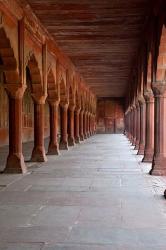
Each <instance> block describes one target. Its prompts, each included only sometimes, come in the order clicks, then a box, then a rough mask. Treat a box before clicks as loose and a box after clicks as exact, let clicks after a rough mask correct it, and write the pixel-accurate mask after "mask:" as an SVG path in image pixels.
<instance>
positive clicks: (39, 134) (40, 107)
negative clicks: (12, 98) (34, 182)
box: [31, 97, 47, 162]
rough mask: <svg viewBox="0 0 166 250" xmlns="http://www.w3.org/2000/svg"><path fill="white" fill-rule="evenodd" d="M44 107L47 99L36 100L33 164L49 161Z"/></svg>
mask: <svg viewBox="0 0 166 250" xmlns="http://www.w3.org/2000/svg"><path fill="white" fill-rule="evenodd" d="M44 105H45V99H44V100H43V97H42V98H41V100H40V99H39V100H37V98H35V99H34V148H33V151H32V156H31V161H32V162H45V161H47V158H46V154H45V148H44Z"/></svg>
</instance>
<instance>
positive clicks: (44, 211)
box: [0, 135, 166, 250]
mask: <svg viewBox="0 0 166 250" xmlns="http://www.w3.org/2000/svg"><path fill="white" fill-rule="evenodd" d="M48 158H49V161H48V162H47V163H44V164H42V165H41V164H40V163H36V165H35V166H33V167H31V168H30V169H29V171H28V173H27V174H26V175H21V174H18V175H9V174H8V175H0V183H1V187H0V249H8V250H9V249H10V250H11V249H12V250H16V249H17V250H24V249H26V250H27V249H28V250H39V249H42V250H43V249H44V250H46V249H47V250H48V249H49V250H51V249H54V250H120V249H121V250H122V249H123V250H125V249H126V250H138V249H139V250H165V246H166V216H165V205H166V201H165V200H164V198H163V196H162V195H163V191H164V186H165V185H166V178H165V177H155V176H150V175H149V174H147V173H148V171H149V168H150V166H151V164H147V163H141V156H138V155H136V151H134V150H133V147H131V146H130V144H129V142H128V140H127V139H126V137H125V136H124V135H95V136H93V137H91V138H89V139H88V140H86V141H84V142H82V143H81V144H79V145H77V146H76V147H75V148H74V149H71V148H70V150H69V151H62V153H61V155H60V156H58V157H56V156H48Z"/></svg>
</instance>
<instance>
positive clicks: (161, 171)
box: [149, 157, 166, 176]
mask: <svg viewBox="0 0 166 250" xmlns="http://www.w3.org/2000/svg"><path fill="white" fill-rule="evenodd" d="M149 174H150V175H157V176H165V175H166V158H164V157H162V158H153V163H152V169H151V170H150V172H149Z"/></svg>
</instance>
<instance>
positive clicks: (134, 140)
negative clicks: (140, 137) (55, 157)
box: [132, 105, 137, 146]
mask: <svg viewBox="0 0 166 250" xmlns="http://www.w3.org/2000/svg"><path fill="white" fill-rule="evenodd" d="M136 131H137V112H136V106H135V105H134V106H133V141H132V145H133V146H135V143H136Z"/></svg>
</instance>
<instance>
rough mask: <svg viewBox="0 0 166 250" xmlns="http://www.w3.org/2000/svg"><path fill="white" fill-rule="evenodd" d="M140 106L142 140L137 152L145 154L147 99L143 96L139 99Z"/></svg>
mask: <svg viewBox="0 0 166 250" xmlns="http://www.w3.org/2000/svg"><path fill="white" fill-rule="evenodd" d="M139 106H140V142H139V148H138V153H137V154H138V155H143V154H144V148H145V100H144V98H143V97H142V98H140V99H139Z"/></svg>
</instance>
